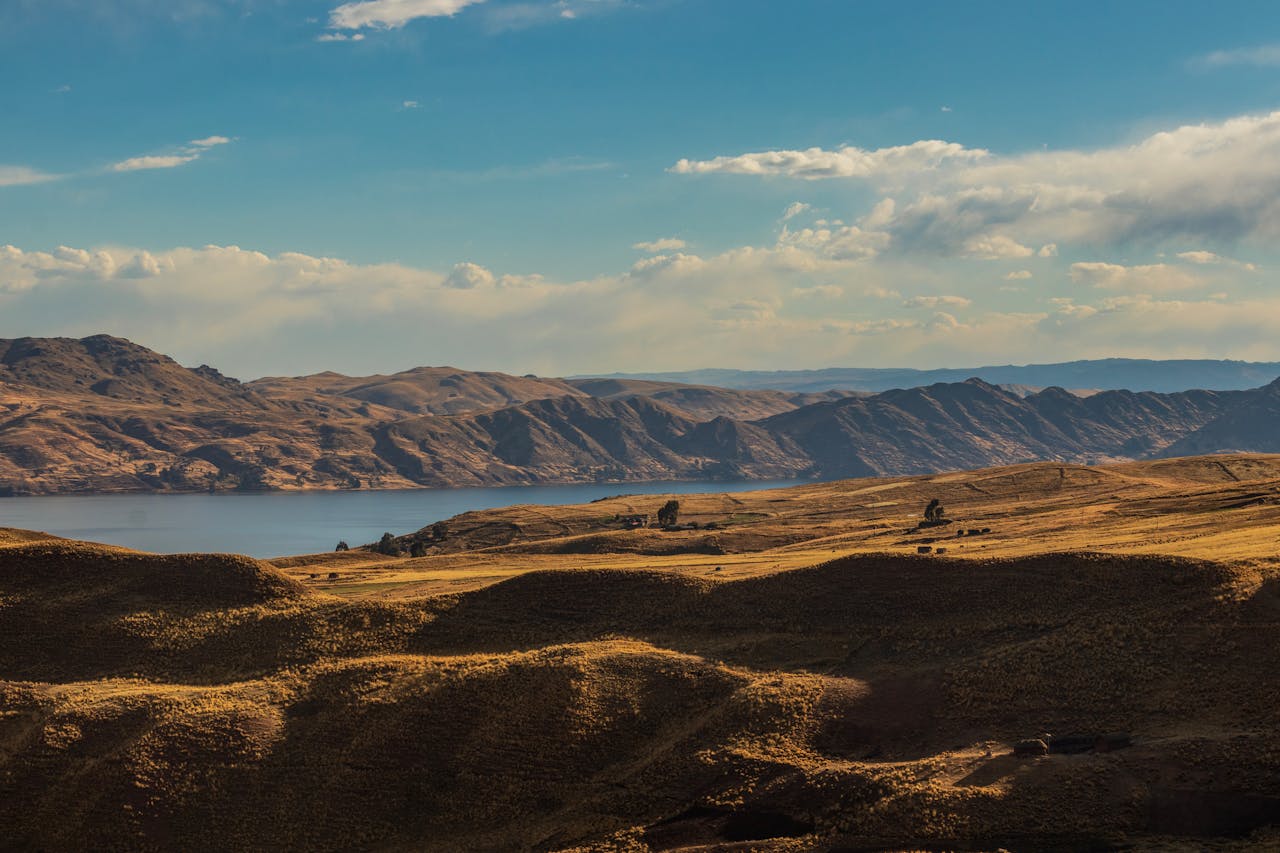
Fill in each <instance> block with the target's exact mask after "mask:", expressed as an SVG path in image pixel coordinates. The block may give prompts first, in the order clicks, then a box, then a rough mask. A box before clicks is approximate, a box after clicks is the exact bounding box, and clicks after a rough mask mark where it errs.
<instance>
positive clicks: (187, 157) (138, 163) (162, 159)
mask: <svg viewBox="0 0 1280 853" xmlns="http://www.w3.org/2000/svg"><path fill="white" fill-rule="evenodd" d="M198 159H200V155H199V154H166V155H162V156H147V157H130V158H129V159H128V160H121V161H120V162H119V163H116V164H114V165H113V166H112V167H111V169H112V171H115V172H141V171H144V170H146V169H173V168H175V167H177V166H181V165H183V164H185V163H190V162H192V161H194V160H198Z"/></svg>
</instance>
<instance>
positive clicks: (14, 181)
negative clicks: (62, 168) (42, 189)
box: [0, 166, 60, 187]
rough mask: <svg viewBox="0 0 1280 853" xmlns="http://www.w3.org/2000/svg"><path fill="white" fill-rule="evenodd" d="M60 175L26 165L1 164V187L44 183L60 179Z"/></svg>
mask: <svg viewBox="0 0 1280 853" xmlns="http://www.w3.org/2000/svg"><path fill="white" fill-rule="evenodd" d="M59 177H60V176H59V175H51V174H49V173H48V172H41V171H39V170H38V169H30V168H28V167H26V166H0V187H22V186H29V185H31V184H43V183H46V182H48V181H56V180H58V178H59Z"/></svg>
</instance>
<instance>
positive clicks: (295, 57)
mask: <svg viewBox="0 0 1280 853" xmlns="http://www.w3.org/2000/svg"><path fill="white" fill-rule="evenodd" d="M0 80H3V81H4V83H3V86H0V130H2V132H0V246H4V247H6V248H4V249H0V335H2V336H18V335H26V334H31V335H37V334H72V335H79V334H87V333H91V332H96V331H108V332H113V333H117V334H122V335H127V336H129V337H132V338H134V339H136V340H139V341H140V342H142V343H145V344H148V345H150V346H153V347H156V348H158V349H162V350H165V351H168V352H171V353H173V354H174V355H175V356H177V357H179V358H180V359H181V360H183V361H184V362H188V363H192V362H201V361H208V362H211V363H214V364H217V365H219V366H223V367H225V368H226V369H228V370H229V371H230V372H232V373H236V374H238V375H242V376H244V377H246V378H248V377H252V376H256V375H261V374H264V373H278V372H290V373H297V372H309V371H313V370H321V369H326V368H332V369H339V370H344V371H348V372H357V371H373V370H382V371H388V370H393V369H401V368H404V367H408V366H411V365H415V364H424V363H433V364H439V363H453V364H458V365H459V366H464V367H476V368H496V369H505V370H510V371H515V372H521V373H523V372H528V371H538V372H545V373H574V372H588V371H606V370H648V369H678V368H694V367H705V366H726V367H734V366H741V367H757V368H770V367H776V368H794V367H818V366H829V365H865V366H887V365H912V366H932V365H938V364H962V363H963V364H978V363H988V362H992V361H998V362H1026V361H1037V360H1040V361H1043V360H1051V359H1052V360H1056V359H1065V358H1075V357H1097V356H1104V355H1133V356H1151V357H1165V356H1188V355H1194V356H1210V357H1239V358H1258V359H1263V358H1266V359H1280V294H1276V293H1275V287H1274V284H1273V282H1274V279H1273V278H1272V273H1271V270H1272V269H1273V268H1274V266H1275V263H1276V262H1277V261H1278V260H1280V258H1278V257H1277V255H1278V254H1280V253H1277V252H1276V251H1275V250H1274V249H1273V248H1272V247H1273V246H1275V245H1278V244H1277V242H1276V237H1277V236H1280V209H1278V208H1277V205H1276V203H1275V202H1274V201H1273V199H1275V198H1276V196H1277V191H1280V115H1275V114H1274V113H1275V111H1277V110H1280V11H1273V10H1272V8H1271V7H1270V6H1269V5H1267V4H1261V3H1257V2H1252V3H1230V2H1226V3H1215V4H1213V5H1212V7H1210V4H1204V3H1191V2H1181V3H1179V2H1162V3H1154V2H1151V3H1148V2H1126V3H1122V4H1116V3H1082V2H1073V3H1052V2H1040V3H1035V4H1027V3H1015V2H986V3H981V2H971V3H964V4H957V3H944V2H928V3H903V2H896V3H887V2H856V0H847V2H836V0H826V2H821V1H820V0H793V2H789V3H787V4H779V3H776V2H773V3H766V2H762V0H733V1H732V2H728V0H634V2H623V0H617V2H614V1H613V0H565V2H555V0H549V2H548V1H547V0H523V1H522V2H507V1H506V0H367V2H352V3H346V4H342V3H339V2H336V0H330V2H311V1H310V0H167V1H166V2H161V0H93V2H90V0H9V2H6V3H5V4H3V5H0ZM637 245H641V246H642V248H636V246H637Z"/></svg>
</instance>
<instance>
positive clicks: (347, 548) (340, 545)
mask: <svg viewBox="0 0 1280 853" xmlns="http://www.w3.org/2000/svg"><path fill="white" fill-rule="evenodd" d="M333 550H335V551H350V550H351V546H350V545H348V544H347V542H346V540H345V539H344V540H342V541H341V542H339V543H338V547H337V548H334V549H333Z"/></svg>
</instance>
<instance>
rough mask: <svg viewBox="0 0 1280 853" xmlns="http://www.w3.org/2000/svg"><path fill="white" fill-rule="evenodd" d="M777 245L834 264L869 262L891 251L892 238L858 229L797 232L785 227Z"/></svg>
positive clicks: (846, 227)
mask: <svg viewBox="0 0 1280 853" xmlns="http://www.w3.org/2000/svg"><path fill="white" fill-rule="evenodd" d="M778 244H779V245H780V246H790V247H793V248H800V249H807V250H811V251H814V252H817V253H818V254H820V255H821V256H822V257H824V258H830V259H832V260H845V261H848V260H866V259H870V258H874V257H875V256H876V255H878V254H880V253H881V252H882V251H884V250H885V249H886V248H888V246H889V235H888V234H886V233H884V232H882V231H864V230H863V229H862V228H859V227H858V226H857V225H844V226H838V227H835V228H824V227H818V228H801V229H798V230H796V231H792V230H790V229H788V228H787V227H786V226H785V225H784V226H783V229H782V233H781V234H780V235H779V236H778Z"/></svg>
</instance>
